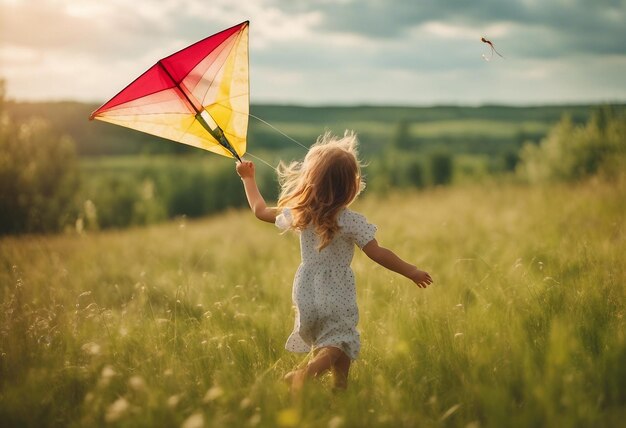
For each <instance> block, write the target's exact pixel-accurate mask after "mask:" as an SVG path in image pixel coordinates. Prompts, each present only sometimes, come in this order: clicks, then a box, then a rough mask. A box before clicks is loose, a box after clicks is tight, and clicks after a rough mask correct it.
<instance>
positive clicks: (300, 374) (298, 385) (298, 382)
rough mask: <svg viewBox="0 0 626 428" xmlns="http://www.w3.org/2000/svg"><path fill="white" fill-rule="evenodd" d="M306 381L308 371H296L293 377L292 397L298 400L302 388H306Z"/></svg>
mask: <svg viewBox="0 0 626 428" xmlns="http://www.w3.org/2000/svg"><path fill="white" fill-rule="evenodd" d="M305 379H306V370H296V371H295V372H293V376H292V377H291V396H292V397H294V398H298V397H299V396H300V392H302V387H304V381H305Z"/></svg>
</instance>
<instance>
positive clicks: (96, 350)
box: [80, 342, 102, 356]
mask: <svg viewBox="0 0 626 428" xmlns="http://www.w3.org/2000/svg"><path fill="white" fill-rule="evenodd" d="M80 349H82V350H83V352H85V353H86V354H89V355H92V356H95V355H100V352H101V351H102V347H101V346H100V345H98V344H97V343H96V342H89V343H85V344H84V345H83V346H82V347H81V348H80Z"/></svg>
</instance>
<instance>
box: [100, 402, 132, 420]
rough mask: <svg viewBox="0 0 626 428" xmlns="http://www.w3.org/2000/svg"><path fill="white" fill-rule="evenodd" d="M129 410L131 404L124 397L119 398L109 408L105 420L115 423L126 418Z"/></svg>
mask: <svg viewBox="0 0 626 428" xmlns="http://www.w3.org/2000/svg"><path fill="white" fill-rule="evenodd" d="M129 408H130V404H129V403H128V401H127V400H126V399H125V398H124V397H121V398H118V399H117V400H115V401H114V402H113V404H111V405H110V406H109V407H108V408H107V410H106V414H105V415H104V420H105V421H107V422H115V421H117V420H119V419H120V418H121V417H122V416H124V415H125V414H126V412H128V409H129Z"/></svg>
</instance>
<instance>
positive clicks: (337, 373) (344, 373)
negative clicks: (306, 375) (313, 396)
mask: <svg viewBox="0 0 626 428" xmlns="http://www.w3.org/2000/svg"><path fill="white" fill-rule="evenodd" d="M351 362H352V360H351V359H350V357H348V355H346V353H345V352H341V355H340V356H339V358H337V360H336V361H335V364H333V366H332V371H333V377H334V378H335V382H334V383H335V389H346V388H347V387H348V372H349V371H350V363H351Z"/></svg>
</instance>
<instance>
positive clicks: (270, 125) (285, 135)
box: [248, 113, 309, 150]
mask: <svg viewBox="0 0 626 428" xmlns="http://www.w3.org/2000/svg"><path fill="white" fill-rule="evenodd" d="M248 116H250V117H253V118H255V119H256V120H258V121H259V122H263V123H264V124H266V125H267V126H269V127H270V128H272V129H273V130H274V131H276V132H278V133H279V134H281V135H283V136H284V137H287V138H289V139H290V140H291V141H293V142H294V143H296V144H297V145H299V146H300V147H302V148H303V149H305V150H309V148H308V147H307V146H305V145H304V144H302V143H301V142H300V141H298V140H296V139H294V138H291V137H290V136H289V135H287V134H285V133H284V132H283V131H281V130H280V129H278V128H276V127H275V126H274V125H272V124H271V123H269V122H267V121H265V120H263V119H261V118H260V117H258V116H255V115H253V114H252V113H248Z"/></svg>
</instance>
